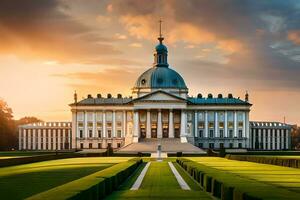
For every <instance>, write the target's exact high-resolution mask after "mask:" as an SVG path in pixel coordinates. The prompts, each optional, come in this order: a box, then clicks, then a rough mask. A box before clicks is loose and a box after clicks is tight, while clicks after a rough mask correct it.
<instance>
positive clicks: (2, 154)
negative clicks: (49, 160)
mask: <svg viewBox="0 0 300 200" xmlns="http://www.w3.org/2000/svg"><path fill="white" fill-rule="evenodd" d="M46 154H55V152H54V151H0V158H1V157H15V156H37V155H46Z"/></svg>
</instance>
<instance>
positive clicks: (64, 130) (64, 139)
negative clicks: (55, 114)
mask: <svg viewBox="0 0 300 200" xmlns="http://www.w3.org/2000/svg"><path fill="white" fill-rule="evenodd" d="M66 132H67V131H66V129H63V134H62V137H61V139H62V143H63V149H64V148H65V143H66Z"/></svg>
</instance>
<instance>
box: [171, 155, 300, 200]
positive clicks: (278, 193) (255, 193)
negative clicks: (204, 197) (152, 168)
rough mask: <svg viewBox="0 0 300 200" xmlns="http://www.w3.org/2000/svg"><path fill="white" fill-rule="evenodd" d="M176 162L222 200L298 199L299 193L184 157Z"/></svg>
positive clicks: (206, 189)
mask: <svg viewBox="0 0 300 200" xmlns="http://www.w3.org/2000/svg"><path fill="white" fill-rule="evenodd" d="M176 162H177V163H178V164H179V165H180V166H181V167H182V168H183V169H185V170H186V171H187V172H188V173H189V174H190V176H191V177H192V178H193V179H194V180H196V181H197V182H198V183H199V184H200V185H201V187H202V188H203V190H205V191H206V192H209V193H211V194H212V195H213V196H214V197H217V198H220V199H222V200H262V199H268V200H281V199H291V200H292V199H295V200H296V199H299V193H296V192H292V191H289V190H287V189H284V188H279V187H276V186H273V185H270V184H265V183H262V182H258V181H254V180H251V179H247V178H243V177H240V176H238V175H235V174H231V173H226V172H224V171H222V170H217V169H214V168H212V167H208V166H206V165H203V164H200V163H197V162H194V161H192V160H189V159H186V158H177V160H176Z"/></svg>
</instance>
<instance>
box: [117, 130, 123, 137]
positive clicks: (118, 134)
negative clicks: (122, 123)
mask: <svg viewBox="0 0 300 200" xmlns="http://www.w3.org/2000/svg"><path fill="white" fill-rule="evenodd" d="M121 134H122V131H121V130H117V137H118V138H120V137H121Z"/></svg>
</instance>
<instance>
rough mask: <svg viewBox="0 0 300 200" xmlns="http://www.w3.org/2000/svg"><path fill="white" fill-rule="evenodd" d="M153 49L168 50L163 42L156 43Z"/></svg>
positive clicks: (158, 50)
mask: <svg viewBox="0 0 300 200" xmlns="http://www.w3.org/2000/svg"><path fill="white" fill-rule="evenodd" d="M155 50H156V51H157V52H162V51H166V52H168V48H167V47H166V46H165V45H164V44H162V43H160V44H158V45H156V47H155Z"/></svg>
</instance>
